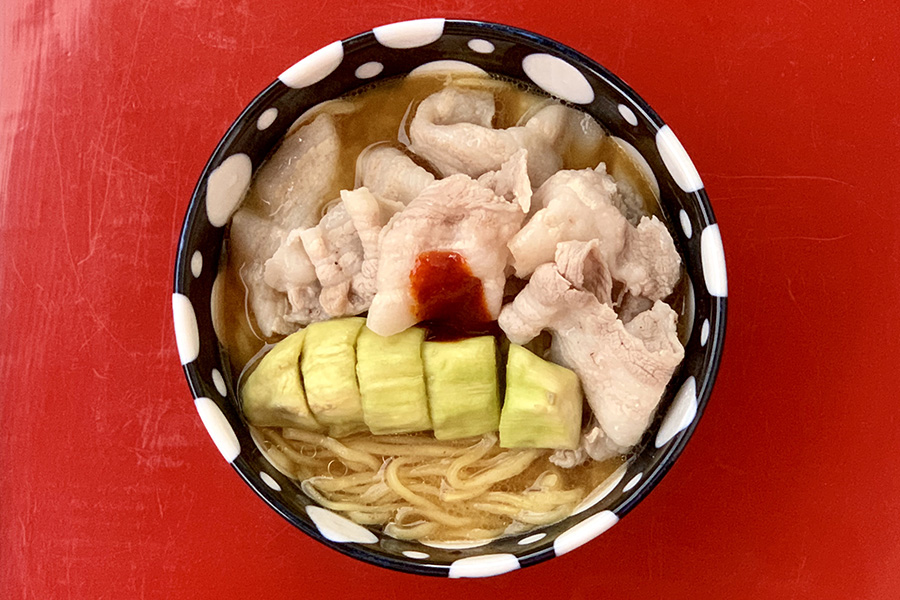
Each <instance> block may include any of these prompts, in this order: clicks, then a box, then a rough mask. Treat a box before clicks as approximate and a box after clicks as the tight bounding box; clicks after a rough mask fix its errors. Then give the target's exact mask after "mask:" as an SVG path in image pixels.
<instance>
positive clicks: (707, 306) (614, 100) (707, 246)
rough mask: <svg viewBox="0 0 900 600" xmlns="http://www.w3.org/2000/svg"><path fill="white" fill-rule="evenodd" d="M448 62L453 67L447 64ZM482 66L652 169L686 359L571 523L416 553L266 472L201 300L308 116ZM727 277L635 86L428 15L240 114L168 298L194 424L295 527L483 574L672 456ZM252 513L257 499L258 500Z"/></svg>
mask: <svg viewBox="0 0 900 600" xmlns="http://www.w3.org/2000/svg"><path fill="white" fill-rule="evenodd" d="M446 61H454V62H449V63H448V62H446ZM448 66H450V67H454V68H459V69H481V70H483V71H487V72H488V73H491V74H496V75H499V76H501V77H503V78H506V79H509V80H513V81H521V82H524V83H526V84H528V85H529V86H531V87H533V88H536V89H537V90H542V91H543V92H545V93H546V94H548V95H551V96H554V97H556V98H558V99H561V100H562V101H564V102H565V103H567V104H569V105H571V106H574V107H577V108H579V109H581V110H583V111H585V112H587V113H589V114H590V115H592V116H593V117H594V118H595V119H596V120H597V121H599V122H600V123H601V124H602V125H603V127H604V128H605V129H606V130H607V131H608V132H609V134H610V135H613V136H615V137H616V138H618V141H619V143H620V144H621V145H622V146H623V147H624V148H626V149H627V150H628V152H629V153H631V154H633V155H634V157H635V159H636V160H639V161H641V162H642V164H644V165H645V167H646V169H648V170H649V172H651V173H652V177H653V178H654V179H655V181H656V185H657V186H658V189H659V196H660V203H661V207H662V212H663V214H664V216H665V218H666V222H667V225H668V227H669V231H670V234H671V236H672V238H673V239H674V242H675V245H676V247H677V248H678V250H679V252H680V253H681V256H682V258H683V261H684V265H685V271H686V275H687V277H688V279H689V284H688V285H687V286H686V292H685V301H684V302H685V308H684V312H685V316H686V318H685V319H684V321H685V323H686V325H685V327H684V328H685V329H686V332H685V334H684V335H683V336H682V339H683V341H685V358H684V360H683V362H682V363H681V366H680V367H679V368H678V370H677V371H676V372H675V374H674V376H673V378H672V380H671V381H670V382H669V385H668V387H667V389H666V392H665V394H664V396H663V398H662V401H661V403H660V405H659V408H658V409H657V411H656V413H655V416H654V418H653V420H652V422H651V425H650V427H649V429H648V430H647V431H646V433H645V434H644V436H643V438H642V439H641V441H640V442H639V443H638V444H637V445H636V446H635V447H634V449H633V451H632V452H631V453H630V454H629V455H628V457H627V460H626V461H625V463H624V464H623V465H622V466H620V467H619V468H618V469H617V470H616V471H615V472H614V473H613V474H612V475H611V476H610V477H609V478H608V479H607V480H606V481H605V482H604V483H603V484H602V485H601V486H600V488H598V489H597V490H595V493H593V494H591V496H590V498H591V500H590V502H586V503H582V505H581V506H579V508H578V509H577V510H576V512H575V514H573V515H571V516H569V517H568V518H565V519H563V520H562V521H560V522H558V523H555V524H553V525H549V526H544V527H541V528H538V529H535V530H531V531H528V532H526V533H522V534H519V535H509V536H505V537H501V538H499V539H495V540H493V541H489V542H479V543H457V544H442V545H426V544H424V543H420V542H414V541H403V540H399V539H395V538H392V537H390V536H388V535H386V534H384V533H383V532H381V531H380V530H376V529H370V528H367V527H363V526H361V525H357V524H355V523H353V522H351V521H349V520H348V519H346V518H345V517H343V516H341V515H339V514H337V513H335V512H332V511H330V510H327V509H325V508H323V507H321V506H318V505H317V504H316V503H315V502H313V501H312V500H311V499H310V498H309V497H307V496H306V495H305V494H304V493H303V492H302V491H301V488H300V486H299V484H298V482H296V481H294V480H292V479H290V478H288V477H286V476H284V475H283V474H282V473H281V472H280V471H278V470H277V469H276V468H274V467H273V466H272V464H270V463H269V462H268V461H267V459H266V458H265V457H264V456H263V454H262V453H261V451H260V449H259V447H258V445H257V444H256V443H255V442H254V440H253V438H252V437H251V430H250V427H249V426H248V424H247V423H246V421H245V420H244V419H243V417H242V415H241V411H240V407H239V405H238V400H237V394H236V391H237V389H236V387H237V386H236V383H237V380H238V375H239V374H238V373H234V372H232V370H231V368H230V366H229V364H230V363H229V360H228V357H227V356H225V354H224V351H223V349H222V346H221V344H220V342H219V340H218V339H217V337H216V333H215V330H214V328H213V316H212V308H211V298H212V294H213V286H214V282H215V280H216V276H217V272H218V266H219V258H220V255H221V253H222V245H223V240H224V236H225V232H226V225H227V222H228V217H229V215H230V214H231V213H232V212H233V211H234V210H235V208H236V207H237V206H238V204H239V203H240V201H241V199H242V197H243V195H244V193H245V192H246V190H247V188H248V186H249V184H250V181H251V178H252V176H253V173H254V172H255V170H256V169H258V168H259V166H260V165H261V163H262V162H263V161H264V160H265V159H266V158H267V156H268V155H269V154H270V153H271V151H272V150H273V148H275V147H276V145H277V144H278V143H279V141H280V140H281V139H282V137H283V136H284V135H285V134H286V133H287V131H288V130H289V129H290V128H291V125H292V124H293V123H294V122H295V121H296V120H297V119H298V118H299V117H300V115H302V114H303V113H304V112H305V111H307V110H308V109H309V108H311V107H313V106H314V105H316V104H319V103H321V102H323V101H325V100H329V99H334V98H338V97H340V96H342V95H345V94H347V93H349V92H352V91H353V90H356V89H358V88H360V87H361V86H365V85H369V84H371V83H372V82H373V81H377V80H380V79H385V78H391V77H395V76H399V75H403V74H406V73H409V72H411V71H413V70H415V69H419V70H422V69H429V68H441V67H448ZM726 297H727V280H726V273H725V260H724V253H723V249H722V241H721V237H720V235H719V229H718V226H717V225H716V221H715V218H714V216H713V212H712V208H711V206H710V203H709V200H708V198H707V195H706V193H705V191H704V188H703V184H702V181H701V179H700V176H699V175H698V173H697V170H696V169H695V168H694V165H693V163H692V161H691V159H690V158H689V156H688V154H687V153H686V152H685V150H684V148H683V147H682V145H681V143H680V142H679V141H678V139H677V138H676V137H675V134H674V133H673V132H672V130H671V129H670V128H669V127H668V126H667V125H666V124H665V123H664V121H663V120H662V119H661V118H660V117H659V116H658V115H657V114H656V112H654V110H653V109H651V108H650V106H648V105H647V103H646V102H644V101H643V100H642V99H641V98H640V97H639V96H638V95H637V94H636V93H635V92H634V91H633V90H631V88H629V87H628V86H627V85H626V84H625V83H624V82H623V81H621V80H620V79H619V78H617V77H616V76H615V75H613V74H612V73H610V72H609V71H608V70H606V69H605V68H603V67H602V66H600V65H599V64H597V63H596V62H594V61H592V60H591V59H590V58H588V57H586V56H584V55H583V54H580V53H578V52H577V51H575V50H573V49H571V48H568V47H566V46H564V45H562V44H559V43H557V42H555V41H553V40H550V39H548V38H545V37H542V36H540V35H536V34H534V33H530V32H527V31H523V30H520V29H515V28H513V27H509V26H505V25H498V24H492V23H483V22H473V21H455V20H449V19H424V20H417V21H407V22H402V23H394V24H391V25H385V26H382V27H376V28H374V29H373V30H371V31H367V32H365V33H361V34H359V35H356V36H354V37H351V38H348V39H345V40H342V41H338V42H334V43H333V44H330V45H328V46H325V47H324V48H322V49H320V50H318V51H316V52H314V53H312V54H311V55H309V56H307V57H305V58H303V59H302V60H300V61H299V62H297V63H296V64H295V65H293V66H292V67H290V68H289V69H287V70H286V71H285V72H284V73H282V74H281V75H280V76H279V77H278V79H277V80H275V81H274V82H273V83H272V84H271V85H269V87H267V88H266V89H265V90H264V91H263V92H262V93H260V94H259V95H258V96H257V97H256V98H255V99H253V101H252V102H250V104H249V105H248V106H247V108H246V109H244V111H243V112H242V113H241V115H240V116H239V117H238V118H237V120H236V121H235V122H234V123H233V125H232V126H231V127H230V128H229V130H228V131H227V133H226V134H225V135H224V137H223V138H222V140H221V142H220V143H219V145H218V147H217V148H216V150H215V152H214V153H213V155H212V157H211V158H210V159H209V162H208V163H207V165H206V167H205V169H204V170H203V173H202V174H201V175H200V179H199V182H198V184H197V187H196V189H195V190H194V193H193V196H192V198H191V200H190V204H189V206H188V209H187V215H186V217H185V220H184V226H183V229H182V232H181V237H180V239H179V244H178V254H177V261H176V269H175V287H174V294H173V296H172V306H173V313H174V324H175V334H176V341H177V348H178V353H179V356H180V359H181V363H182V365H183V367H184V373H185V375H186V377H187V381H188V383H189V386H190V389H191V392H192V394H193V397H194V402H195V405H196V408H197V411H198V413H199V416H200V418H201V420H202V422H203V424H204V426H205V427H206V429H207V431H208V432H209V435H210V436H211V438H212V440H213V442H214V443H215V445H216V447H217V448H218V449H219V451H220V452H221V453H222V455H223V457H224V458H225V460H227V461H228V462H229V463H230V464H231V465H232V467H234V469H235V471H237V473H238V474H239V475H240V476H241V477H242V478H243V479H244V481H245V482H246V483H247V484H248V485H249V486H250V487H251V488H253V490H254V491H255V492H256V493H257V494H258V495H259V496H260V497H261V498H262V499H263V500H264V501H265V503H266V504H268V505H269V506H270V507H271V508H272V509H274V510H275V511H277V512H278V513H279V514H280V515H282V516H283V517H284V518H285V519H287V520H288V521H290V522H291V523H292V524H293V525H294V526H296V527H297V528H298V529H300V530H301V531H303V532H304V533H305V534H307V535H308V536H310V537H312V538H313V539H315V540H317V541H319V542H321V543H323V544H326V545H328V546H330V547H331V548H334V549H335V550H337V551H339V552H343V553H344V554H347V555H349V556H351V557H353V558H356V559H359V560H362V561H365V562H369V563H372V564H375V565H379V566H381V567H386V568H390V569H396V570H399V571H405V572H409V573H417V574H423V575H432V576H440V577H483V576H492V575H498V574H501V573H505V572H508V571H512V570H515V569H518V568H522V567H527V566H530V565H534V564H537V563H539V562H542V561H545V560H548V559H550V558H553V557H556V556H559V555H562V554H565V553H567V552H571V551H573V550H576V549H577V548H579V547H581V546H583V545H584V544H586V543H588V542H590V541H591V540H593V539H594V538H596V537H597V536H599V535H600V534H602V533H603V532H604V531H606V530H607V529H609V528H610V527H611V526H613V525H615V524H616V523H617V522H618V521H619V519H620V518H622V517H623V516H624V515H625V514H626V513H628V511H630V510H631V509H632V508H634V507H635V506H636V505H637V504H638V503H639V502H640V501H641V500H642V499H643V498H644V497H645V496H646V495H647V494H648V493H649V492H650V491H651V490H652V489H653V488H654V486H656V484H657V483H659V481H660V480H661V479H662V477H663V476H664V475H665V474H666V472H667V471H668V470H669V469H670V468H671V466H672V465H673V463H674V462H675V460H676V459H677V458H678V456H679V454H680V453H681V451H682V449H683V448H684V446H685V444H686V443H687V441H688V439H689V438H690V436H691V434H692V433H693V431H694V429H695V427H696V426H697V421H698V419H699V418H700V416H701V414H702V413H703V410H704V407H705V406H706V403H707V401H708V399H709V396H710V393H711V390H712V387H713V383H714V381H715V377H716V372H717V370H718V367H719V361H720V357H721V353H722V345H723V341H724V334H725V313H726V302H727V301H726ZM260 506H262V504H260Z"/></svg>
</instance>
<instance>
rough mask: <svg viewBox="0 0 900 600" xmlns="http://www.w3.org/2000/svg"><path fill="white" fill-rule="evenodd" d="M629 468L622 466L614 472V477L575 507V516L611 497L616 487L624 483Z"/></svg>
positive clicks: (606, 480)
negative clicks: (621, 482) (623, 479)
mask: <svg viewBox="0 0 900 600" xmlns="http://www.w3.org/2000/svg"><path fill="white" fill-rule="evenodd" d="M627 468H628V467H627V466H626V465H622V466H620V467H619V468H618V469H616V470H615V471H613V473H612V475H610V476H609V477H607V478H606V479H605V480H604V481H603V483H601V484H600V485H598V486H597V487H596V488H594V491H592V492H591V493H590V494H588V495H587V497H585V499H584V500H582V501H581V502H580V503H579V504H578V506H576V507H575V510H573V511H572V514H573V515H577V514H580V513H583V512H584V511H586V510H587V509H589V508H590V507H592V506H594V505H596V504H597V503H598V502H600V501H601V500H603V499H604V498H606V497H607V496H609V494H610V492H612V491H613V490H614V489H616V486H617V485H619V482H620V481H622V478H623V477H625V471H626V469H627Z"/></svg>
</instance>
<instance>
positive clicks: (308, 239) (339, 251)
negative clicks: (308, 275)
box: [300, 203, 365, 317]
mask: <svg viewBox="0 0 900 600" xmlns="http://www.w3.org/2000/svg"><path fill="white" fill-rule="evenodd" d="M300 239H301V241H302V242H303V248H304V249H305V250H306V254H307V255H308V256H309V260H310V262H311V263H312V265H313V267H314V268H315V272H316V277H317V278H318V280H319V283H320V284H321V285H322V291H321V293H320V295H319V302H320V303H321V304H322V308H323V309H324V310H325V312H326V313H328V315H330V316H331V317H343V316H347V315H354V314H358V313H359V312H362V311H363V310H365V309H364V308H363V304H364V302H363V301H362V299H361V298H358V297H355V296H354V295H352V294H351V290H350V284H351V282H352V280H353V276H354V275H355V274H356V273H358V272H359V270H360V269H361V268H362V261H363V249H362V243H361V242H360V239H359V235H358V234H357V232H356V228H355V227H354V226H353V221H352V220H351V219H350V215H349V214H348V213H347V210H346V208H345V207H344V205H343V203H337V204H335V205H334V206H332V207H331V208H330V209H329V210H328V212H326V213H325V216H324V217H322V220H321V221H319V224H318V225H316V226H315V227H310V228H308V229H304V230H303V231H301V232H300Z"/></svg>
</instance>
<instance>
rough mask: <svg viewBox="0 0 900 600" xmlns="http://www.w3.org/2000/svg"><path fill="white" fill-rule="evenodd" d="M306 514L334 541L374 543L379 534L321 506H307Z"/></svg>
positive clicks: (324, 535)
mask: <svg viewBox="0 0 900 600" xmlns="http://www.w3.org/2000/svg"><path fill="white" fill-rule="evenodd" d="M306 514H308V515H309V518H310V519H312V522H313V523H314V524H315V525H316V528H317V529H318V530H319V533H321V534H322V536H323V537H325V539H328V540H331V541H332V542H340V543H346V542H355V543H357V544H374V543H375V542H377V541H378V536H376V535H375V534H374V533H372V532H371V531H369V530H368V529H366V528H365V527H363V526H362V525H357V524H356V523H354V522H353V521H351V520H350V519H348V518H346V517H342V516H340V515H338V514H335V513H333V512H331V511H330V510H328V509H325V508H322V507H321V506H312V505H310V506H307V507H306Z"/></svg>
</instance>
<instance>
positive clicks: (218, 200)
mask: <svg viewBox="0 0 900 600" xmlns="http://www.w3.org/2000/svg"><path fill="white" fill-rule="evenodd" d="M252 175H253V163H251V162H250V157H249V156H247V155H246V154H243V153H239V154H232V155H231V156H229V157H228V158H226V159H225V160H223V161H222V164H220V165H219V166H218V167H216V169H215V170H214V171H213V172H212V173H210V174H209V177H208V178H207V180H206V216H207V217H208V218H209V222H210V224H211V225H212V226H213V227H222V226H224V225H225V224H226V223H227V222H228V219H230V218H231V214H232V213H233V212H234V211H235V209H237V207H238V204H240V203H241V200H243V198H244V194H245V193H246V192H247V189H248V188H249V187H250V178H251V176H252Z"/></svg>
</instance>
